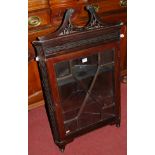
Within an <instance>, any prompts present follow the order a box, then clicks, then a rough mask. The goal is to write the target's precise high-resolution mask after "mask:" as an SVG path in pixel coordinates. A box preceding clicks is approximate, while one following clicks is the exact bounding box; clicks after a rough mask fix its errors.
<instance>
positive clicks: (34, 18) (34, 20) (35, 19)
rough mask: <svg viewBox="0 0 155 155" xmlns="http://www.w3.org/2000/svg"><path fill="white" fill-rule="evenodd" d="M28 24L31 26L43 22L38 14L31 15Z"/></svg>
mask: <svg viewBox="0 0 155 155" xmlns="http://www.w3.org/2000/svg"><path fill="white" fill-rule="evenodd" d="M28 24H29V25H30V26H39V25H40V24H41V19H40V18H39V17H38V16H30V17H29V18H28Z"/></svg>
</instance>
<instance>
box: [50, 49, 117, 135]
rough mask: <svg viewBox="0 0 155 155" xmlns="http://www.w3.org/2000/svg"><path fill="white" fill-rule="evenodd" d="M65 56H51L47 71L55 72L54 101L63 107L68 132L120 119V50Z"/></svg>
mask: <svg viewBox="0 0 155 155" xmlns="http://www.w3.org/2000/svg"><path fill="white" fill-rule="evenodd" d="M62 57H63V56H57V57H54V58H50V59H51V60H48V61H52V66H51V68H48V70H51V69H52V68H53V71H52V72H54V74H55V75H54V76H55V79H56V85H57V89H56V91H54V92H53V94H55V95H53V100H54V102H56V103H55V104H57V106H58V107H59V106H60V107H59V109H61V112H62V117H63V126H64V130H65V135H66V136H67V135H69V134H73V133H75V132H78V131H80V130H82V129H85V128H88V127H90V126H93V125H96V124H97V123H99V122H102V121H105V120H108V119H111V118H116V117H117V118H118V117H119V108H118V107H119V101H118V100H119V98H118V96H119V94H117V92H118V93H119V91H118V90H119V78H118V77H119V52H118V50H117V49H116V48H115V47H114V48H108V49H105V50H96V51H94V52H92V53H90V54H88V53H86V52H85V53H83V54H81V56H80V54H79V55H78V56H76V52H74V53H73V54H68V56H65V57H63V58H62ZM48 66H49V65H48ZM116 91H117V92H116ZM116 96H117V98H116ZM56 108H57V107H56Z"/></svg>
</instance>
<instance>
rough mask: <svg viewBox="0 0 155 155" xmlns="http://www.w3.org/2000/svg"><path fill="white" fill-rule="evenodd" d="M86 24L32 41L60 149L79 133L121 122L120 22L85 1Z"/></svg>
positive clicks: (70, 11) (68, 22) (65, 26)
mask: <svg viewBox="0 0 155 155" xmlns="http://www.w3.org/2000/svg"><path fill="white" fill-rule="evenodd" d="M86 10H87V11H88V13H89V17H90V18H89V21H88V23H87V24H86V26H83V27H79V26H75V25H73V24H72V22H71V17H72V14H73V12H74V10H73V9H68V10H67V11H66V13H65V15H64V19H63V22H62V24H61V26H60V28H59V29H58V30H57V31H56V32H54V33H51V34H48V35H46V36H42V37H39V38H38V40H37V41H33V45H34V47H35V49H36V52H37V57H36V60H37V61H38V65H39V70H40V76H41V82H42V89H43V93H44V99H45V106H46V111H47V114H48V119H49V123H50V126H51V130H52V133H53V139H54V142H55V144H56V145H58V147H59V148H60V150H61V151H64V149H65V146H66V144H68V143H69V142H71V141H72V140H73V139H74V138H75V137H78V136H80V135H82V134H85V133H87V132H89V131H92V130H94V129H97V128H99V127H102V126H105V125H108V124H109V125H116V126H117V127H119V126H120V28H121V25H122V24H121V23H120V22H119V23H105V22H103V21H101V19H100V18H99V16H97V14H96V12H95V10H94V8H93V7H92V6H90V5H88V6H86Z"/></svg>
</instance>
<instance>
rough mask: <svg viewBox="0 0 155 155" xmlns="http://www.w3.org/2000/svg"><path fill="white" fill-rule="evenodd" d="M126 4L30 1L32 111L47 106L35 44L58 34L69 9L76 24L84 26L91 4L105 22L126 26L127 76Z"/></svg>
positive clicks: (105, 0) (116, 1)
mask: <svg viewBox="0 0 155 155" xmlns="http://www.w3.org/2000/svg"><path fill="white" fill-rule="evenodd" d="M125 2H126V1H125V0H77V1H75V0H29V1H28V16H29V18H28V38H29V39H28V49H29V51H28V83H29V85H28V102H29V103H28V104H29V110H30V109H33V108H35V107H38V106H40V105H43V104H44V100H43V93H42V88H41V84H40V76H39V72H38V67H37V63H36V61H35V59H34V58H35V51H34V48H33V46H32V41H34V40H36V38H37V37H39V36H43V35H47V34H49V33H51V32H54V31H55V30H56V29H57V28H58V27H59V26H60V25H61V22H62V19H63V15H64V12H65V11H66V9H68V8H73V9H75V13H74V14H73V16H72V21H73V23H74V24H76V25H79V26H84V25H85V24H86V23H87V22H88V13H87V12H86V11H85V10H84V6H85V5H88V4H91V5H92V6H93V7H94V8H95V10H96V12H97V13H98V15H99V16H100V17H101V18H102V20H103V21H105V22H118V21H121V22H123V23H124V25H123V26H122V32H121V33H122V34H124V37H123V38H121V70H122V72H121V73H122V75H126V55H127V54H126V3H125Z"/></svg>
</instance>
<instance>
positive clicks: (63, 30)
mask: <svg viewBox="0 0 155 155" xmlns="http://www.w3.org/2000/svg"><path fill="white" fill-rule="evenodd" d="M86 10H87V11H88V13H89V16H90V18H89V22H88V23H87V24H86V26H84V27H78V26H75V25H73V24H72V22H71V16H72V14H73V13H74V9H72V8H71V9H68V10H67V11H66V13H65V16H64V20H63V22H62V24H61V26H60V28H58V30H57V31H56V32H54V33H50V34H48V35H47V36H42V37H39V38H38V39H39V40H48V39H50V38H53V37H57V36H62V35H67V34H71V33H75V32H81V31H87V30H92V29H97V28H102V27H107V26H108V27H110V26H113V24H109V23H104V22H103V21H102V20H101V19H100V18H99V17H98V15H97V14H96V12H95V9H94V7H93V6H91V5H87V6H86ZM118 25H120V23H118ZM115 26H116V24H115Z"/></svg>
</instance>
